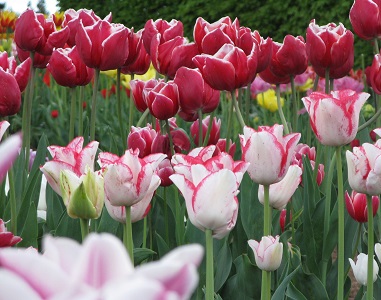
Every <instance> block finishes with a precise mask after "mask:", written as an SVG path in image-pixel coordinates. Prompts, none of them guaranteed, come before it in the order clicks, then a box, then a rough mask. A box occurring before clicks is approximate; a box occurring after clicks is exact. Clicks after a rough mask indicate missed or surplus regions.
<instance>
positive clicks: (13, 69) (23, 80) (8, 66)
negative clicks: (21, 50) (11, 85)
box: [0, 51, 31, 92]
mask: <svg viewBox="0 0 381 300" xmlns="http://www.w3.org/2000/svg"><path fill="white" fill-rule="evenodd" d="M30 65H31V60H30V58H27V59H26V60H24V61H23V62H22V63H21V64H20V65H17V63H16V59H15V58H14V57H13V56H11V57H8V53H7V52H5V51H4V52H1V53H0V67H1V68H2V69H3V70H4V71H5V72H8V73H10V74H12V75H13V76H14V77H15V79H16V81H17V84H18V86H19V88H20V91H21V92H23V91H24V90H25V88H26V86H27V85H28V80H29V73H30Z"/></svg>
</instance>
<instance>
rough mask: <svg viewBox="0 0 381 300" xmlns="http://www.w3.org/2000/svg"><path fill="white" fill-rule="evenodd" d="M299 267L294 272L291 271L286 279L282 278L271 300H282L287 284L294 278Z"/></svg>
mask: <svg viewBox="0 0 381 300" xmlns="http://www.w3.org/2000/svg"><path fill="white" fill-rule="evenodd" d="M299 268H300V266H298V267H297V268H296V269H295V270H294V271H292V272H291V273H290V274H288V275H287V277H286V278H284V279H283V280H282V281H281V283H280V284H279V286H278V288H277V289H276V290H275V292H274V294H273V296H272V298H271V299H272V300H283V299H284V294H285V291H286V289H287V286H288V284H289V283H290V281H291V279H292V278H293V277H294V276H295V274H296V272H297V271H298V270H299Z"/></svg>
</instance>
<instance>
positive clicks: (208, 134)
mask: <svg viewBox="0 0 381 300" xmlns="http://www.w3.org/2000/svg"><path fill="white" fill-rule="evenodd" d="M214 114H215V110H214V111H212V113H211V114H210V115H209V124H208V130H207V131H206V134H205V139H204V142H203V144H202V146H203V147H206V145H207V144H208V141H209V136H210V133H211V132H212V127H213V119H214ZM226 143H227V141H226Z"/></svg>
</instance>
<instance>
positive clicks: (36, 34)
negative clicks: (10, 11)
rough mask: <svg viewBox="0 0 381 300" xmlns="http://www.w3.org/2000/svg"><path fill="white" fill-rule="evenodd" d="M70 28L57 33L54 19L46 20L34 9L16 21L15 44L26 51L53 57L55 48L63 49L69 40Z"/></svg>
mask: <svg viewBox="0 0 381 300" xmlns="http://www.w3.org/2000/svg"><path fill="white" fill-rule="evenodd" d="M69 34H70V30H69V28H64V29H62V30H60V31H56V26H55V25H54V22H53V20H52V19H45V16H44V15H43V14H40V13H35V12H34V11H33V10H32V9H29V8H28V9H27V10H26V11H25V12H23V13H22V14H21V15H20V17H19V18H18V19H17V21H16V26H15V36H14V39H15V43H16V45H17V46H18V47H19V48H21V49H22V50H24V51H31V52H37V53H39V54H42V55H51V54H52V51H53V48H55V47H56V48H62V47H63V46H64V45H65V43H66V41H67V39H68V38H69Z"/></svg>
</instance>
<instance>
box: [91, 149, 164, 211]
mask: <svg viewBox="0 0 381 300" xmlns="http://www.w3.org/2000/svg"><path fill="white" fill-rule="evenodd" d="M165 157H166V155H165V154H162V153H157V154H151V155H148V156H146V157H144V158H139V150H138V149H136V150H132V149H129V150H126V152H125V153H124V155H123V156H121V157H119V156H117V155H115V154H112V153H108V152H101V153H100V154H99V160H98V162H99V164H100V166H101V168H102V169H103V177H104V183H105V194H106V197H107V199H108V200H109V201H110V203H111V204H112V205H114V206H132V205H134V204H136V203H138V202H139V201H141V200H143V199H144V198H145V197H146V196H147V195H151V197H152V195H153V193H154V191H155V190H156V189H157V188H158V187H159V185H160V177H159V176H158V175H157V172H156V170H157V167H158V165H159V164H160V162H161V161H162V160H163V159H164V158H165Z"/></svg>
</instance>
